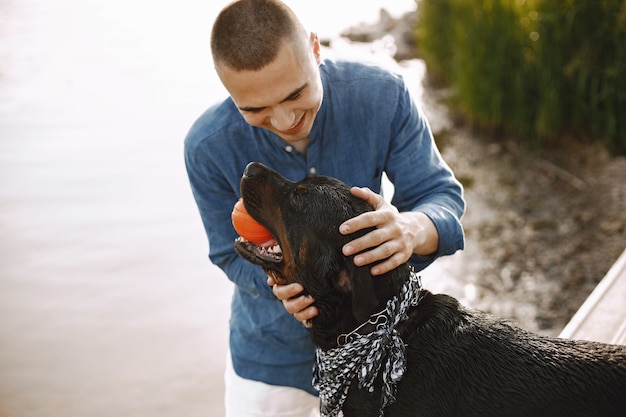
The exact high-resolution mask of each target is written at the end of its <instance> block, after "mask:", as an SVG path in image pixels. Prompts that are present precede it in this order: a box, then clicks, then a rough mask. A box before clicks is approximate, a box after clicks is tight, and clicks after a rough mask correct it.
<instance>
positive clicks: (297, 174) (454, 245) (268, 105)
mask: <svg viewBox="0 0 626 417" xmlns="http://www.w3.org/2000/svg"><path fill="white" fill-rule="evenodd" d="M211 50H212V54H213V61H214V64H215V69H216V71H217V74H218V76H219V78H220V80H221V81H222V83H223V84H224V86H225V87H226V89H227V90H228V92H229V94H230V97H229V98H227V99H226V100H224V101H223V102H220V103H217V104H216V105H214V106H212V107H210V108H209V109H208V110H207V111H206V112H205V113H204V114H203V115H202V116H201V117H200V118H199V119H198V121H197V122H196V123H195V124H194V125H193V127H192V128H191V130H190V132H189V133H188V136H187V138H186V140H185V161H186V166H187V172H188V175H189V180H190V183H191V187H192V191H193V194H194V197H195V199H196V202H197V204H198V208H199V210H200V215H201V217H202V221H203V224H204V227H205V229H206V233H207V236H208V239H209V241H210V253H209V257H210V259H211V260H212V261H213V262H214V263H215V264H217V265H218V266H219V267H220V268H222V269H223V270H224V272H225V273H226V275H227V276H228V277H229V279H230V280H232V281H233V283H234V284H235V291H234V295H233V299H232V305H231V318H230V353H231V356H230V358H229V359H230V360H229V363H228V365H227V372H226V409H227V415H230V416H237V417H242V416H279V415H280V416H309V415H316V414H315V413H317V410H318V400H317V398H316V392H315V391H314V389H313V388H312V385H311V375H312V367H313V360H314V347H313V346H312V344H311V342H310V339H309V335H308V333H307V330H306V328H305V326H306V325H307V324H308V320H309V319H310V318H312V317H314V316H315V315H316V314H317V310H316V309H315V306H314V304H313V303H314V300H311V299H309V298H306V297H302V296H298V294H300V293H301V292H302V287H301V286H300V285H299V284H292V285H287V286H278V285H275V283H274V282H272V281H271V280H270V281H268V278H267V277H266V276H265V275H264V273H263V271H262V270H261V269H260V268H259V267H257V266H254V265H252V264H250V263H248V262H246V261H245V260H243V259H240V258H239V257H238V256H237V255H236V254H235V252H234V249H233V241H234V239H235V238H236V233H235V231H234V229H233V228H232V226H231V221H230V214H231V210H232V208H233V205H234V204H235V202H236V201H237V199H238V197H239V180H240V178H241V175H242V173H243V170H244V168H245V166H246V165H247V164H248V163H249V162H251V161H259V162H262V163H264V164H266V165H267V166H269V167H271V168H273V169H274V170H277V171H279V172H280V173H281V174H282V175H283V176H285V177H287V178H290V179H291V180H294V181H297V180H301V179H302V178H304V177H305V176H307V175H309V174H320V175H329V176H333V177H336V178H339V179H341V180H342V181H344V182H346V183H348V184H351V185H354V186H355V188H353V193H354V194H355V195H357V196H359V197H361V198H363V199H365V200H367V201H369V202H370V203H371V204H373V205H374V207H375V208H376V210H375V211H373V212H370V213H366V214H363V215H361V216H359V217H356V218H354V219H351V220H348V221H347V222H346V223H344V224H343V225H342V226H341V228H340V231H341V233H344V234H349V233H352V232H354V231H357V230H360V229H363V228H367V227H376V230H374V231H372V232H370V233H368V234H367V235H365V236H363V237H361V238H359V239H356V240H353V241H352V242H350V243H349V244H347V245H346V246H345V247H344V253H345V254H346V255H350V254H352V253H359V252H362V253H360V254H359V256H357V257H356V258H355V263H357V264H359V265H367V264H372V263H376V262H377V261H382V262H381V263H377V264H376V265H375V266H373V267H372V273H373V274H375V275H379V274H382V273H384V272H386V271H388V270H390V269H393V268H395V267H396V266H397V265H399V264H400V263H403V262H406V261H407V260H409V261H410V262H411V263H412V264H413V265H414V266H415V268H416V269H418V270H420V269H423V268H425V267H426V266H428V265H429V264H430V263H431V262H432V261H434V260H435V259H436V258H437V257H439V256H442V255H449V254H452V253H454V252H456V251H457V250H459V249H462V248H463V244H464V238H463V230H462V227H461V223H460V217H461V216H462V214H463V211H464V209H465V202H464V200H463V195H462V188H461V186H460V184H459V183H458V181H456V179H455V178H454V175H453V173H452V172H451V170H450V169H449V168H448V166H447V165H446V163H445V162H444V161H443V160H442V158H441V156H440V154H439V151H438V150H437V148H436V146H435V144H434V141H433V138H432V134H431V132H430V128H429V126H428V123H427V122H426V120H425V119H424V116H423V115H422V113H420V111H419V110H418V108H417V107H416V105H415V103H414V102H413V101H412V99H411V97H410V94H409V92H408V91H407V89H406V87H405V85H404V83H403V81H402V79H401V78H400V77H399V76H397V75H394V74H391V73H389V72H387V71H385V70H383V69H381V68H378V67H375V66H368V65H364V64H360V63H354V62H339V61H338V62H333V61H328V60H326V61H322V59H321V57H320V43H319V39H318V38H317V36H316V35H315V34H313V33H308V32H307V31H306V30H305V29H304V28H303V26H302V24H301V23H300V22H299V20H298V19H297V17H296V16H295V15H294V14H293V12H292V11H291V10H290V9H289V8H288V7H286V6H285V5H284V4H283V3H281V2H280V1H278V0H240V1H236V2H234V3H231V4H230V5H228V6H227V7H226V8H224V9H223V10H222V11H221V13H220V15H219V16H218V17H217V19H216V21H215V23H214V26H213V30H212V34H211ZM383 172H385V173H386V174H387V176H388V177H389V178H390V180H391V181H392V182H393V184H394V187H395V192H394V196H393V201H392V203H393V205H390V204H388V203H386V202H385V200H384V199H383V198H382V197H381V196H380V195H379V194H377V193H379V192H380V189H381V177H382V174H383ZM268 283H269V284H270V285H268ZM281 300H282V303H281ZM292 314H293V316H295V319H294V317H292V316H291V315H292ZM303 324H304V325H303ZM231 360H232V362H231Z"/></svg>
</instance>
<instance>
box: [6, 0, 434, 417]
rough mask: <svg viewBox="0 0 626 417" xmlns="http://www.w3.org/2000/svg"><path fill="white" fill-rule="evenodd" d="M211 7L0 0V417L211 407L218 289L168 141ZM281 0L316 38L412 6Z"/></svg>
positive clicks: (208, 72)
mask: <svg viewBox="0 0 626 417" xmlns="http://www.w3.org/2000/svg"><path fill="white" fill-rule="evenodd" d="M226 3H227V2H225V1H206V0H205V1H198V0H181V1H178V2H165V1H158V0H157V1H145V0H124V1H122V0H113V1H104V0H91V1H82V0H56V1H44V0H19V1H17V0H15V1H10V0H0V417H17V416H20V417H75V416H76V417H78V416H81V417H83V416H98V417H108V416H125V417H132V416H137V417H143V416H145V417H147V416H150V417H159V416H170V417H171V416H185V417H193V416H198V417H200V416H202V417H207V416H220V415H222V414H223V406H222V392H223V389H222V371H223V363H224V357H225V354H226V345H227V341H226V339H227V327H226V326H227V319H228V312H229V301H230V293H231V287H230V284H229V282H228V281H227V279H226V278H225V276H224V275H223V274H222V272H221V271H220V270H219V269H217V268H216V267H215V266H213V265H211V263H210V262H209V261H208V259H207V255H206V254H207V242H206V239H205V236H204V232H203V229H202V226H201V223H200V219H199V216H198V214H197V211H196V207H195V205H194V202H193V199H192V196H191V192H190V190H189V186H188V183H187V179H186V175H185V171H184V166H183V159H182V141H183V138H184V136H185V134H186V132H187V129H188V128H189V127H190V125H191V123H192V122H193V121H194V120H195V118H196V117H197V116H198V115H199V114H200V113H201V112H202V111H203V110H204V109H205V108H206V107H207V106H208V105H209V104H210V103H211V102H213V101H214V100H216V99H217V98H219V97H221V96H222V95H223V94H224V91H223V89H222V87H221V86H220V84H219V82H218V80H217V78H216V76H215V75H214V74H213V72H212V66H211V62H210V58H209V55H210V54H209V48H208V37H209V32H210V25H211V23H212V21H213V19H214V17H215V15H216V14H217V12H218V10H219V9H220V8H221V7H222V6H223V5H225V4H226ZM288 3H289V4H290V5H291V6H293V8H294V9H295V10H296V12H297V13H298V14H299V15H300V16H302V18H303V20H304V22H305V24H306V25H308V26H309V27H310V28H311V30H315V31H317V32H318V33H319V34H320V36H322V37H329V38H333V37H335V36H336V35H337V34H338V33H339V31H340V30H342V29H344V28H346V27H347V26H350V25H353V24H356V23H359V22H363V21H374V20H375V19H376V18H377V16H378V11H379V8H380V7H381V6H383V5H384V6H385V7H386V8H387V9H388V10H390V11H391V12H392V13H393V14H396V15H397V14H399V13H401V12H403V11H406V10H411V9H413V8H414V7H415V4H414V2H413V1H397V0H396V1H394V2H385V1H382V0H377V1H367V2H363V1H342V2H337V1H333V2H331V1H327V0H324V1H317V2H314V4H313V2H303V1H296V0H294V1H291V2H288ZM339 5H341V6H340V7H339ZM390 6H392V7H391V8H390ZM338 44H339V46H338V47H340V46H341V42H339V43H338ZM344 46H345V44H344ZM370 49H371V47H369V46H367V47H366V46H358V47H354V48H352V49H350V50H349V51H350V53H354V54H357V55H358V54H362V55H366V56H367V55H368V54H370V52H369V51H370ZM333 52H335V51H328V53H333ZM341 53H346V52H341ZM377 59H381V60H382V61H385V62H388V63H390V65H393V64H391V61H390V59H389V58H388V56H386V55H385V54H384V53H382V54H381V53H380V52H378V57H377ZM400 70H402V71H408V73H409V74H411V75H412V77H411V82H412V83H414V84H415V86H414V88H415V93H416V95H417V96H419V94H420V90H419V73H420V71H423V67H422V66H420V64H419V63H417V64H416V63H413V64H410V65H408V66H404V67H402V68H400ZM416 74H417V75H416Z"/></svg>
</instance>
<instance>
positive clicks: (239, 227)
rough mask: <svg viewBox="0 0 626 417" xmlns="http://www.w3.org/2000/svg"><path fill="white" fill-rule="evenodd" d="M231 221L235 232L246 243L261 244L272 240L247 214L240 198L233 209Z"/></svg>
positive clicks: (269, 234) (259, 224)
mask: <svg viewBox="0 0 626 417" xmlns="http://www.w3.org/2000/svg"><path fill="white" fill-rule="evenodd" d="M231 220H232V222H233V227H234V228H235V231H236V232H237V233H238V234H239V236H241V237H243V238H244V239H246V240H247V241H248V242H252V243H263V242H267V241H268V240H270V239H272V234H271V233H270V232H269V231H268V230H267V229H266V228H265V227H263V225H261V223H259V222H257V221H256V220H254V219H253V218H252V216H250V214H248V212H247V211H246V208H245V207H244V205H243V200H242V199H241V198H240V199H239V200H238V201H237V203H235V207H233V212H232V214H231Z"/></svg>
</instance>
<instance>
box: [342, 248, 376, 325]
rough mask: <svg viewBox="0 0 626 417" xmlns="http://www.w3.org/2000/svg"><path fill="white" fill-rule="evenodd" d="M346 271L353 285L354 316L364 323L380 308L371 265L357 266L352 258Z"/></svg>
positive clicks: (348, 260) (347, 261) (347, 262)
mask: <svg viewBox="0 0 626 417" xmlns="http://www.w3.org/2000/svg"><path fill="white" fill-rule="evenodd" d="M346 270H347V272H348V275H349V276H350V281H351V284H352V285H351V286H352V315H353V316H354V318H355V319H356V321H357V322H358V323H364V322H365V321H367V319H369V317H370V316H371V315H372V314H374V313H376V311H374V310H375V309H376V307H377V306H378V297H377V296H376V292H375V290H374V283H373V281H372V279H373V278H372V275H371V274H370V265H365V266H356V265H354V257H353V256H351V257H349V258H348V259H347V260H346Z"/></svg>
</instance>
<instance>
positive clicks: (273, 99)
mask: <svg viewBox="0 0 626 417" xmlns="http://www.w3.org/2000/svg"><path fill="white" fill-rule="evenodd" d="M297 45H301V46H297ZM319 64H320V55H319V40H318V38H317V36H316V35H313V34H312V35H311V39H310V41H309V42H299V43H296V42H283V45H282V47H281V48H280V50H279V53H278V55H277V57H276V59H275V60H274V61H273V62H272V63H271V64H269V65H267V66H266V67H264V68H262V69H261V70H259V71H234V70H231V69H229V68H224V67H222V68H218V74H219V76H220V79H221V81H222V83H223V84H224V87H226V89H227V90H228V92H229V93H230V95H231V97H232V99H233V101H234V102H235V105H236V106H237V108H238V109H239V111H240V113H241V114H242V116H243V117H244V119H245V120H246V122H248V123H249V124H251V125H252V126H256V127H261V128H264V129H268V130H270V131H272V132H274V133H275V134H277V135H278V136H280V138H282V139H283V140H284V141H285V142H288V143H292V144H294V145H295V144H297V143H298V142H300V141H302V140H303V139H306V138H307V136H308V135H309V133H310V132H311V127H312V126H313V121H314V120H315V116H316V115H317V112H318V110H319V108H320V106H321V104H322V95H323V88H322V82H321V79H320V74H319Z"/></svg>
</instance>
